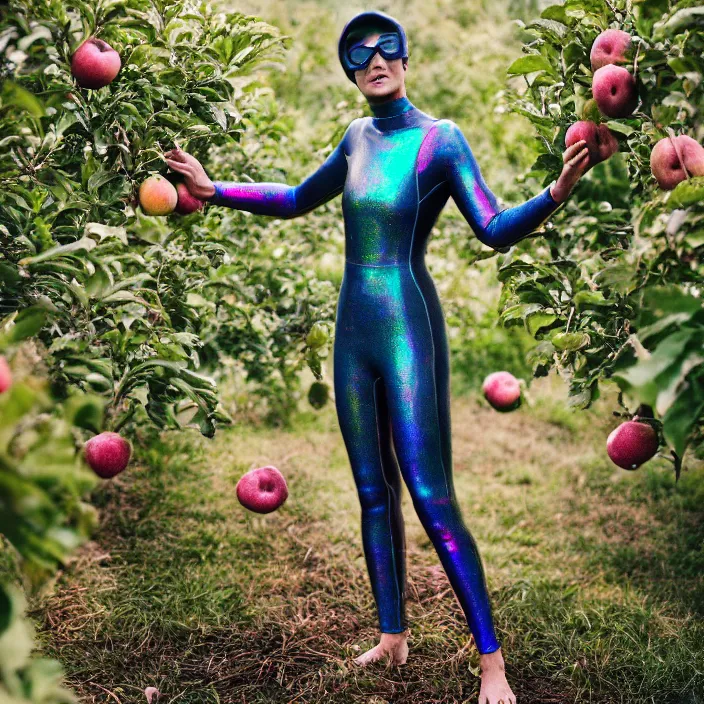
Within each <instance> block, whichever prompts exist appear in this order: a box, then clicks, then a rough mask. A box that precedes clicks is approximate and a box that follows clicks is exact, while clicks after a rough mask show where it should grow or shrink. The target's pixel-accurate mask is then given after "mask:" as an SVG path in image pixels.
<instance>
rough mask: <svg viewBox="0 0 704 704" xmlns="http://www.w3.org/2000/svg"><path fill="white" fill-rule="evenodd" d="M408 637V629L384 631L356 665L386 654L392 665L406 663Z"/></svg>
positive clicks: (356, 659)
mask: <svg viewBox="0 0 704 704" xmlns="http://www.w3.org/2000/svg"><path fill="white" fill-rule="evenodd" d="M407 639H408V631H407V630H406V631H403V633H382V634H381V640H380V641H379V645H375V646H374V647H373V648H372V649H371V650H367V652H366V653H363V654H362V655H360V656H359V657H358V658H355V660H354V663H355V665H368V664H369V663H371V662H376V661H377V660H380V659H381V658H382V657H384V656H385V655H386V656H388V658H389V660H390V662H391V664H392V665H404V664H405V663H406V658H407V657H408V644H407V643H406V640H407ZM506 704H508V702H506Z"/></svg>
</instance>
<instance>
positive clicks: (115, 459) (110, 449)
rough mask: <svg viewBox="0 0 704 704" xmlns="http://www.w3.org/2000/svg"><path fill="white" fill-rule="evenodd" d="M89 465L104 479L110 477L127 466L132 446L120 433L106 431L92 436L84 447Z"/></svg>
mask: <svg viewBox="0 0 704 704" xmlns="http://www.w3.org/2000/svg"><path fill="white" fill-rule="evenodd" d="M83 454H84V457H85V460H86V462H87V463H88V466H89V467H90V468H91V469H92V470H93V471H94V472H95V473H96V474H97V475H98V476H99V477H101V478H102V479H110V478H111V477H114V476H115V475H116V474H119V473H120V472H122V471H123V470H124V469H125V467H127V465H128V463H129V461H130V457H131V455H132V446H131V445H130V443H129V441H127V440H125V438H123V437H122V436H121V435H120V434H119V433H113V432H110V431H106V432H104V433H100V435H95V436H94V437H92V438H91V439H90V440H88V442H87V443H86V444H85V445H84V447H83Z"/></svg>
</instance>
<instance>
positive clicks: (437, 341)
mask: <svg viewBox="0 0 704 704" xmlns="http://www.w3.org/2000/svg"><path fill="white" fill-rule="evenodd" d="M400 288H402V289H404V293H403V300H405V301H406V304H405V310H406V321H405V325H404V326H398V331H399V332H398V333H397V335H398V336H388V338H387V340H386V345H387V348H388V354H387V355H386V357H385V365H384V368H383V371H382V374H383V378H384V382H385V386H386V389H387V398H388V403H389V412H390V416H391V427H392V433H393V443H394V447H395V449H396V454H397V457H398V462H399V464H400V469H401V473H402V476H403V479H404V481H405V483H406V486H407V487H408V490H409V492H410V494H411V497H412V499H413V505H414V507H415V509H416V512H417V513H418V517H419V518H420V521H421V523H422V524H423V527H424V528H425V530H426V532H427V534H428V537H429V538H430V540H431V542H432V543H433V546H434V547H435V550H436V551H437V553H438V556H439V558H440V561H441V563H442V565H443V567H444V569H445V572H446V573H447V576H448V579H449V581H450V584H451V586H452V588H453V589H454V592H455V594H456V595H457V598H458V601H459V603H460V605H461V607H462V609H463V611H464V614H465V617H466V619H467V624H468V626H469V629H470V631H471V632H472V634H473V635H474V639H475V642H476V644H477V648H478V650H479V652H480V653H490V652H494V651H495V650H498V648H499V647H500V645H499V643H498V641H497V639H496V635H495V632H494V626H493V620H492V613H491V607H490V602H489V597H488V594H487V588H486V581H485V576H484V571H483V568H482V563H481V559H480V556H479V552H478V550H477V546H476V543H475V542H474V539H473V537H472V535H471V534H470V532H469V530H468V529H467V526H466V525H465V523H464V520H463V518H462V514H461V511H460V508H459V505H458V503H457V497H456V495H455V489H454V484H453V479H452V450H451V429H450V425H451V424H450V385H449V369H450V362H449V348H448V344H447V336H446V331H445V321H444V317H443V314H442V310H441V308H440V302H439V300H438V297H437V293H436V291H435V288H434V286H433V284H432V280H431V279H430V276H429V274H428V273H427V271H426V270H424V269H423V270H422V271H416V273H415V274H413V273H412V272H411V271H410V270H407V276H406V277H405V278H404V279H403V283H402V286H401V287H400ZM395 335H396V333H395ZM402 342H403V343H404V344H402ZM396 350H403V352H402V353H399V352H398V351H396ZM394 351H396V352H394Z"/></svg>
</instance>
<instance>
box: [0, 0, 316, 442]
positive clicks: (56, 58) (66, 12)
mask: <svg viewBox="0 0 704 704" xmlns="http://www.w3.org/2000/svg"><path fill="white" fill-rule="evenodd" d="M2 27H3V28H4V30H3V33H2V37H3V42H2V48H3V49H4V53H3V64H2V73H3V76H4V77H5V78H6V80H5V83H4V86H3V91H2V96H1V100H2V103H1V105H2V108H1V111H0V139H2V140H3V144H4V145H5V146H9V147H10V149H9V150H3V152H2V157H1V158H0V164H1V165H2V167H3V179H2V186H3V188H2V193H1V194H0V206H1V207H0V213H2V214H1V215H0V240H1V244H2V256H1V257H0V273H1V274H2V276H1V278H0V299H1V300H2V310H0V313H4V314H5V316H6V318H5V321H4V324H5V327H11V326H12V324H13V323H14V324H18V322H19V321H21V320H24V319H25V317H26V319H27V320H31V321H32V325H33V326H34V328H35V329H34V332H33V334H35V335H36V337H37V339H38V340H40V341H41V342H42V343H43V344H44V346H45V348H46V352H47V355H48V359H49V363H50V373H51V378H52V381H53V386H54V391H55V392H56V393H57V395H58V396H59V397H62V396H63V397H65V396H67V395H68V394H69V389H70V388H71V387H78V388H80V389H83V390H86V391H92V392H94V393H96V394H99V395H101V396H103V397H104V398H106V400H107V401H108V405H107V408H106V425H107V426H108V427H111V428H112V429H119V428H121V427H122V426H123V425H124V424H125V423H127V422H130V421H134V420H136V419H137V418H139V416H140V415H141V413H142V409H144V411H146V414H147V416H148V418H149V419H150V420H151V421H152V422H154V423H155V424H156V425H157V426H159V427H166V428H179V427H183V426H184V425H193V426H195V427H198V428H199V429H200V431H201V432H202V433H203V434H204V435H206V436H208V437H212V435H213V434H214V432H215V428H216V423H218V422H223V423H227V422H230V418H229V416H228V414H227V413H226V412H225V411H224V409H223V408H222V407H221V406H220V405H219V402H218V395H217V389H216V381H217V380H218V379H219V378H220V376H221V366H222V365H221V362H222V357H223V356H224V355H227V354H229V355H234V356H237V355H240V354H241V353H242V352H243V350H248V351H249V355H250V356H249V358H248V357H247V355H246V354H242V357H243V359H241V360H238V361H239V362H240V363H241V364H242V365H243V367H244V369H245V371H246V372H247V374H248V375H250V377H251V378H252V379H253V380H254V381H255V382H257V383H259V384H261V386H262V387H263V388H266V389H271V392H272V394H283V395H284V396H286V395H287V394H288V396H290V390H289V389H288V387H287V386H286V384H291V380H290V378H288V377H290V376H291V373H292V372H290V371H289V370H291V369H295V368H297V367H299V366H300V365H301V364H304V363H305V361H306V360H305V358H304V357H302V354H301V350H300V349H295V348H294V346H293V345H292V342H293V341H294V340H295V339H296V337H299V338H303V337H304V336H305V333H306V332H307V330H308V329H309V327H310V326H311V325H312V324H313V322H314V321H315V319H317V317H318V311H317V308H318V307H319V305H321V303H324V302H325V301H326V300H327V298H328V297H329V291H319V290H318V289H317V288H316V285H315V284H313V285H311V286H308V284H307V282H306V277H305V272H304V271H302V270H301V269H300V267H290V268H288V269H285V270H283V271H274V270H273V265H272V264H271V259H270V258H269V259H268V260H267V261H268V262H269V266H264V265H262V264H261V261H262V260H260V259H259V257H265V256H267V255H268V252H255V251H254V250H255V249H256V244H257V242H256V238H251V237H249V236H248V235H249V232H248V228H247V226H246V221H245V220H242V219H240V220H237V222H236V223H234V224H233V223H232V222H231V220H230V219H229V218H228V216H227V214H223V213H222V212H219V211H218V210H217V209H208V210H207V211H206V213H205V214H203V213H197V214H194V215H191V216H187V217H181V216H178V215H175V214H174V215H171V216H169V217H167V218H156V217H148V216H145V215H143V213H142V212H141V210H140V209H139V208H138V207H137V199H136V192H137V189H138V186H139V184H140V183H141V182H142V181H143V180H144V179H145V178H146V177H147V176H149V175H150V174H151V173H154V172H164V171H165V169H166V165H165V163H164V161H163V150H165V149H167V148H169V147H170V146H172V145H173V144H179V145H180V146H182V147H183V148H184V149H186V150H187V151H189V152H190V153H193V154H194V155H195V156H196V157H197V158H199V159H200V160H202V161H203V162H204V163H207V159H208V153H209V150H210V149H212V148H215V149H217V148H218V146H223V147H226V148H227V149H228V150H231V149H232V146H233V145H237V144H238V143H239V141H240V139H241V137H242V134H243V132H244V130H245V129H246V127H247V126H249V127H250V129H252V125H254V129H255V130H256V129H258V128H260V127H261V129H262V132H263V133H264V135H263V137H264V138H266V136H267V134H268V133H273V132H277V131H278V132H279V133H281V134H284V135H285V131H286V129H285V127H284V129H282V127H281V125H279V124H277V122H276V120H275V119H274V118H273V117H272V116H271V115H270V114H267V113H266V111H265V110H263V109H262V105H261V104H260V100H261V97H262V96H261V95H260V93H259V92H258V91H257V90H250V89H249V87H250V84H254V83H255V79H254V78H253V76H252V72H253V71H254V69H255V68H257V67H259V66H264V65H266V64H267V62H268V63H269V64H271V62H272V60H276V59H277V58H278V57H279V55H280V52H281V50H282V48H283V46H284V38H283V37H282V36H281V35H280V33H279V32H278V31H277V30H276V28H274V27H272V26H271V25H268V24H266V23H264V22H261V21H259V20H258V19H257V18H253V17H249V16H246V15H243V14H242V13H237V12H234V13H228V14H217V13H216V12H215V11H214V10H213V8H212V7H211V6H210V5H209V4H208V3H191V2H185V1H184V0H179V1H174V2H172V1H168V0H155V2H153V3H149V4H146V5H145V4H144V3H142V2H137V1H136V0H115V1H107V2H102V3H98V5H97V6H96V7H95V8H93V7H92V6H91V5H90V4H88V3H82V2H78V3H73V4H71V6H70V7H67V6H66V5H65V4H64V3H63V2H60V1H59V0H43V1H42V2H39V3H28V2H24V1H21V0H17V1H16V2H13V3H11V5H10V6H9V8H7V9H6V10H5V16H4V18H3V22H2ZM89 36H99V37H100V38H101V39H104V40H106V41H107V42H108V43H110V44H111V46H113V47H114V48H115V49H116V50H118V51H119V53H120V55H121V58H122V68H121V71H120V73H119V74H118V76H117V78H116V79H115V80H114V81H113V83H112V84H110V85H109V86H107V87H105V88H103V89H100V90H84V89H80V88H78V87H76V85H75V83H74V80H73V78H72V76H71V74H70V60H71V56H72V54H73V52H74V51H75V50H76V48H77V47H78V46H79V45H80V44H81V43H82V41H83V40H84V39H86V38H87V37H89ZM260 110H261V111H262V112H264V113H265V114H264V117H263V118H262V119H258V118H257V113H258V111H260ZM279 138H280V135H279ZM215 168H216V169H217V168H218V167H217V165H216V166H215ZM228 177H230V178H232V174H231V173H230V174H228ZM232 226H234V230H231V229H230V227H232ZM223 231H224V232H225V233H226V234H223ZM235 251H236V252H237V255H236V256H235ZM259 271H261V275H257V272H259ZM252 272H255V273H254V274H253V273H252ZM283 290H289V291H290V292H291V293H295V294H296V295H297V301H298V304H299V306H300V307H302V308H303V309H304V310H301V309H300V308H299V310H298V313H300V316H298V317H297V315H296V314H295V313H293V314H292V315H290V316H289V317H288V318H287V320H286V324H285V325H281V326H280V327H281V330H280V333H281V334H280V335H279V339H277V340H276V341H275V343H274V344H273V345H272V344H271V343H270V342H269V340H268V339H267V340H263V339H262V338H263V337H264V333H265V332H266V331H268V330H269V329H270V328H271V326H270V325H267V326H264V327H262V326H259V325H258V324H257V321H258V320H259V319H269V320H270V319H271V318H273V319H274V320H277V318H276V316H279V317H282V316H283V315H284V314H285V313H286V312H287V311H290V306H288V307H287V305H286V303H284V305H283V306H280V305H278V298H279V297H280V294H281V292H282V291H283ZM225 291H227V292H228V293H229V294H231V298H230V299H228V300H226V301H223V299H222V296H223V293H224V292H225ZM272 299H274V300H277V306H275V307H273V306H272V305H271V300H272ZM289 300H290V299H289ZM272 308H273V309H272ZM269 320H268V321H267V322H269ZM252 321H254V322H252ZM262 349H263V353H262V354H259V353H258V352H255V351H259V350H262ZM205 365H207V366H208V367H209V371H210V374H204V373H203V371H204V366H205ZM281 370H284V371H283V372H282V371H281ZM277 374H278V375H282V374H283V376H287V378H286V380H285V382H286V383H285V384H284V385H283V388H282V386H281V385H277V384H275V383H274V384H272V383H270V382H271V380H272V379H274V378H275V377H276V375H277ZM283 402H284V405H285V399H284V400H283Z"/></svg>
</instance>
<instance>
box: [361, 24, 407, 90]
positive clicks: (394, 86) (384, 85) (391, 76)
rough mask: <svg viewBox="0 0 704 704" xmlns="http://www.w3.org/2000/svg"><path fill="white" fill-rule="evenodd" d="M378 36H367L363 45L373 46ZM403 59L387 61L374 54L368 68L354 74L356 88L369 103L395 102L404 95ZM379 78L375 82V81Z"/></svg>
mask: <svg viewBox="0 0 704 704" xmlns="http://www.w3.org/2000/svg"><path fill="white" fill-rule="evenodd" d="M379 36H380V34H379V33H376V34H369V35H367V36H366V37H365V39H364V44H366V45H367V46H374V45H375V44H376V42H377V40H378V39H379ZM407 68H408V64H406V65H405V66H404V64H403V59H393V60H391V61H387V60H386V59H385V58H384V57H383V56H382V55H381V54H380V53H379V52H376V53H375V54H374V56H373V57H372V60H371V61H370V62H369V66H367V67H366V68H364V69H362V70H361V71H355V72H354V78H355V81H356V82H357V87H358V88H359V90H360V91H362V94H363V95H364V96H365V97H366V98H367V100H368V101H369V102H370V103H374V102H385V101H387V100H395V99H396V98H401V97H403V96H405V95H406V83H405V81H406V70H407ZM377 76H379V78H378V79H377V80H375V79H376V78H377Z"/></svg>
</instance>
